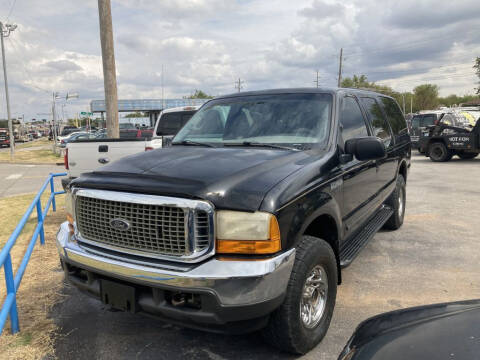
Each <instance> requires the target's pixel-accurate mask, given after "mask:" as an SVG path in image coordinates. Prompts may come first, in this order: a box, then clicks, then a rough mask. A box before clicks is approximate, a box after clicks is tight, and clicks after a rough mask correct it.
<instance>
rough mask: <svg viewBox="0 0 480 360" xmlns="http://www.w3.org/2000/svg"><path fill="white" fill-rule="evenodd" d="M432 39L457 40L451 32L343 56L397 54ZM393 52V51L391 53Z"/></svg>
mask: <svg viewBox="0 0 480 360" xmlns="http://www.w3.org/2000/svg"><path fill="white" fill-rule="evenodd" d="M478 31H479V29H470V30H468V31H467V32H466V34H470V33H473V34H476V33H477V32H478ZM434 39H439V40H443V41H445V40H446V39H458V34H457V33H456V32H452V33H451V34H450V35H441V36H435V37H429V38H428V39H423V40H417V41H409V42H405V43H400V44H396V45H389V46H388V47H381V48H371V49H362V48H359V49H358V50H356V51H353V52H351V53H348V52H347V53H346V54H345V56H350V55H362V54H366V55H370V54H376V53H389V52H399V51H402V50H409V49H412V48H415V47H417V46H418V45H422V44H425V43H431V42H432V40H434ZM392 50H393V51H392Z"/></svg>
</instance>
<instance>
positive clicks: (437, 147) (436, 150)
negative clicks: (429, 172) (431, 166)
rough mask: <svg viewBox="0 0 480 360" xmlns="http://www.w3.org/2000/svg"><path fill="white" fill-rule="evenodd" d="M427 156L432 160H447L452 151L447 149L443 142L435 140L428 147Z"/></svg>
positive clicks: (450, 156)
mask: <svg viewBox="0 0 480 360" xmlns="http://www.w3.org/2000/svg"><path fill="white" fill-rule="evenodd" d="M428 156H429V157H430V160H432V161H434V162H445V161H449V160H450V159H451V158H452V156H453V153H452V152H451V151H450V150H448V149H447V147H446V146H445V144H444V143H442V142H435V143H433V144H431V145H430V146H429V147H428Z"/></svg>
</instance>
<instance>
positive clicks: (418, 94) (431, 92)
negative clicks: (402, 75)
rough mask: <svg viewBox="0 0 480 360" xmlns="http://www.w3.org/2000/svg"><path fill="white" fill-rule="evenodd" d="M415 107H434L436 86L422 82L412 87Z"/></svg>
mask: <svg viewBox="0 0 480 360" xmlns="http://www.w3.org/2000/svg"><path fill="white" fill-rule="evenodd" d="M413 93H414V96H415V97H414V101H415V108H416V109H417V110H426V109H435V108H436V107H437V106H438V103H439V102H438V86H437V85H434V84H422V85H418V86H417V87H415V89H413Z"/></svg>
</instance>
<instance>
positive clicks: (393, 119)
mask: <svg viewBox="0 0 480 360" xmlns="http://www.w3.org/2000/svg"><path fill="white" fill-rule="evenodd" d="M380 99H381V100H382V103H383V109H384V110H385V113H386V114H387V118H388V121H389V123H390V127H391V128H392V131H393V133H394V134H395V135H401V134H403V133H406V132H407V122H406V121H405V118H404V117H403V114H402V111H401V110H400V108H399V107H398V105H397V103H396V102H395V101H394V100H392V99H390V98H386V97H383V96H381V97H380Z"/></svg>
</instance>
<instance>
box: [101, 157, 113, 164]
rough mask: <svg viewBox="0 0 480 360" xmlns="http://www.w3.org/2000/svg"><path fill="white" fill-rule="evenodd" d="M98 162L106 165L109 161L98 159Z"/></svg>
mask: <svg viewBox="0 0 480 360" xmlns="http://www.w3.org/2000/svg"><path fill="white" fill-rule="evenodd" d="M98 162H99V163H100V164H108V163H109V162H110V159H108V158H100V159H98Z"/></svg>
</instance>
